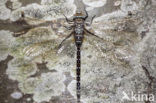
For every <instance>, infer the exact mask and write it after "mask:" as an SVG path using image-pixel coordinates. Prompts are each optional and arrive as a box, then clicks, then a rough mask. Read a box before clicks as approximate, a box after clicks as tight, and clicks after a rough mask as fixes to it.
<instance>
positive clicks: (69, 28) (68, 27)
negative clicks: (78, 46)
mask: <svg viewBox="0 0 156 103" xmlns="http://www.w3.org/2000/svg"><path fill="white" fill-rule="evenodd" d="M63 27H65V28H66V29H68V30H72V29H73V27H74V26H73V25H72V26H63Z"/></svg>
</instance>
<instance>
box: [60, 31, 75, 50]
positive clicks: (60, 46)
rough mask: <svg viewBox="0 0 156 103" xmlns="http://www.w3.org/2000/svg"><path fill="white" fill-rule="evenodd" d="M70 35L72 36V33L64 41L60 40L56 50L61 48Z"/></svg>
mask: <svg viewBox="0 0 156 103" xmlns="http://www.w3.org/2000/svg"><path fill="white" fill-rule="evenodd" d="M72 34H73V32H72V33H70V34H69V35H68V36H67V37H66V38H65V39H63V40H62V42H61V43H60V44H59V46H58V49H60V48H61V47H62V44H63V43H64V42H65V41H66V40H67V39H68V38H69V37H71V35H72Z"/></svg>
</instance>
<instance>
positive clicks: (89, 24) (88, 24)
mask: <svg viewBox="0 0 156 103" xmlns="http://www.w3.org/2000/svg"><path fill="white" fill-rule="evenodd" d="M95 17H96V15H94V16H93V17H92V18H91V21H90V23H88V22H87V23H86V25H87V26H91V25H92V22H93V20H94V18H95Z"/></svg>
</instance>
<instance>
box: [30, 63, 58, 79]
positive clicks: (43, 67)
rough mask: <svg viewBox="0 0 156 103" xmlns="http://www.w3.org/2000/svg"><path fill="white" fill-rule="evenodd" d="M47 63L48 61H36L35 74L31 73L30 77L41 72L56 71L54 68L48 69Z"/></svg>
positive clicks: (36, 75)
mask: <svg viewBox="0 0 156 103" xmlns="http://www.w3.org/2000/svg"><path fill="white" fill-rule="evenodd" d="M47 63H48V62H42V63H36V65H37V68H38V71H37V73H36V74H34V75H32V76H31V77H38V76H40V75H41V74H42V73H48V72H57V71H56V70H49V69H48V67H47V66H46V64H47Z"/></svg>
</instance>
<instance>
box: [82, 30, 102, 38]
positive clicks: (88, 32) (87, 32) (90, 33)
mask: <svg viewBox="0 0 156 103" xmlns="http://www.w3.org/2000/svg"><path fill="white" fill-rule="evenodd" d="M84 31H85V33H86V34H89V35H92V36H95V37H97V38H99V39H102V38H101V37H99V36H97V35H95V34H94V33H92V32H90V31H88V30H87V29H85V30H84ZM102 40H103V39H102Z"/></svg>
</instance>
